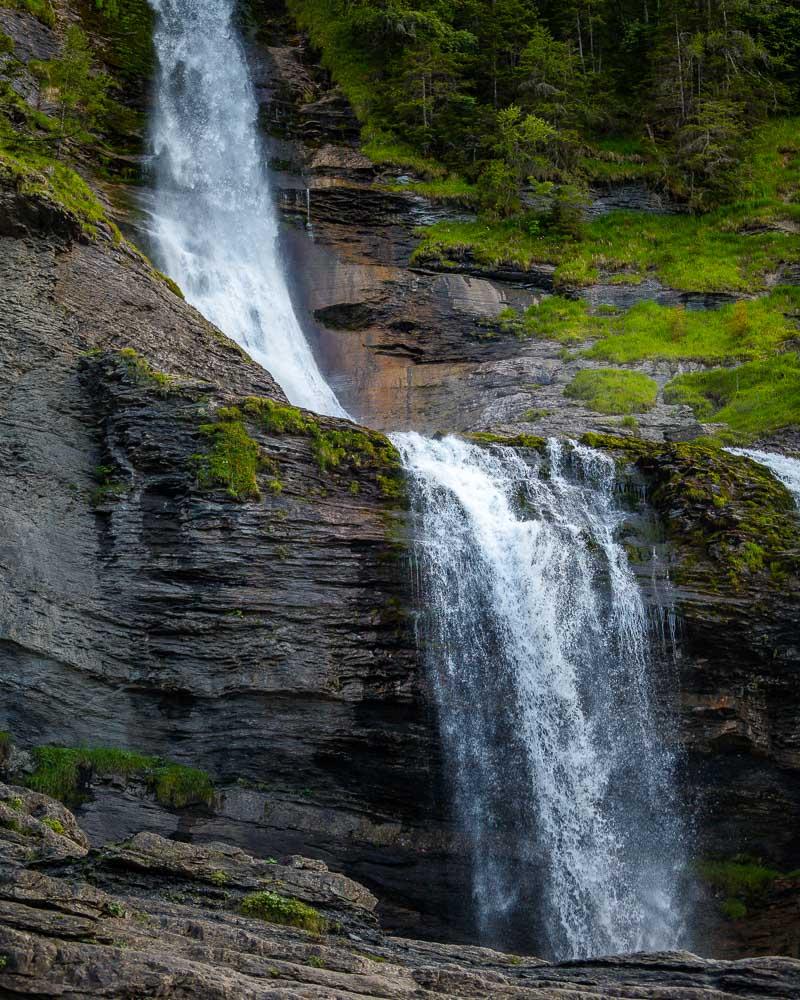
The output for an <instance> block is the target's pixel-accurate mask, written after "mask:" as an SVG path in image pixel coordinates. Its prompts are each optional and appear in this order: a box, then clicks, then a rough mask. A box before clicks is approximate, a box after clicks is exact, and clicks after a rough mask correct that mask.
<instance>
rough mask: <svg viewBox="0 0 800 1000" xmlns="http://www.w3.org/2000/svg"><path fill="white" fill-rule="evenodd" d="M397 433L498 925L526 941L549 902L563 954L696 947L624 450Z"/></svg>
mask: <svg viewBox="0 0 800 1000" xmlns="http://www.w3.org/2000/svg"><path fill="white" fill-rule="evenodd" d="M393 440H394V442H395V444H396V445H397V447H398V448H399V450H400V452H401V454H402V456H403V459H404V462H405V464H406V467H407V468H408V469H409V471H410V474H411V476H412V496H413V502H414V509H415V512H416V514H417V516H418V518H419V522H420V524H419V532H420V534H419V544H418V547H417V551H418V557H417V558H418V563H419V569H420V571H421V572H420V577H421V581H422V582H421V588H422V592H423V593H422V596H423V598H424V602H425V605H426V611H425V612H423V614H424V615H425V619H426V620H425V623H424V626H423V630H422V631H423V634H424V638H425V640H426V642H427V645H428V647H429V650H430V657H431V660H432V672H433V676H434V684H435V687H436V691H437V699H438V705H439V711H440V720H441V727H442V732H443V739H444V743H445V751H446V754H447V756H448V757H449V759H450V761H451V762H452V764H453V775H452V778H453V783H454V800H455V807H456V811H457V813H458V814H459V818H460V821H461V824H462V826H463V832H464V835H465V838H466V840H467V842H468V845H469V851H470V854H471V863H472V872H473V886H474V896H475V902H476V905H477V909H478V914H479V924H480V927H479V929H480V932H481V934H482V937H483V939H484V940H486V941H487V942H491V943H497V944H502V943H503V942H504V941H505V942H506V943H507V942H508V940H509V935H510V934H512V932H513V928H514V927H515V926H516V927H519V926H520V925H523V926H524V925H526V924H528V925H531V926H532V924H533V921H534V911H535V910H536V909H538V910H540V911H541V914H542V922H543V930H544V933H545V934H546V935H547V937H548V939H549V941H550V946H551V950H552V953H553V955H554V956H555V957H558V958H568V957H578V956H585V955H597V954H604V953H611V952H625V951H636V950H642V949H659V948H669V947H676V946H677V945H678V944H679V943H680V941H681V937H682V916H681V910H680V906H679V899H678V895H679V890H678V885H679V882H680V878H681V872H682V870H683V866H684V857H683V843H682V827H681V822H680V819H679V812H678V809H677V807H676V803H675V801H674V781H673V771H674V766H675V762H674V760H673V757H672V754H671V753H670V752H669V751H668V750H667V749H666V746H665V743H664V740H663V732H661V731H662V730H663V728H664V720H662V719H660V718H657V717H656V713H655V710H654V704H655V701H654V699H653V697H652V694H653V692H652V690H651V683H652V682H651V677H650V674H649V666H650V650H649V647H648V637H647V624H646V615H645V610H644V607H643V603H642V599H641V596H640V593H639V590H638V587H637V585H636V581H635V579H634V578H633V576H632V573H631V571H630V569H629V568H628V564H627V559H626V556H625V552H624V550H623V549H622V547H621V546H620V545H619V544H618V542H617V541H615V537H614V536H615V531H616V529H617V528H618V527H619V525H620V523H621V521H622V513H621V511H620V509H619V508H618V506H617V504H616V501H615V498H614V480H615V470H614V464H613V461H612V460H611V459H610V458H608V457H606V456H604V455H601V454H600V453H598V452H595V451H592V450H590V449H588V448H584V447H581V446H572V447H569V448H568V447H565V446H562V445H560V444H558V443H557V442H555V441H551V442H550V444H549V455H548V461H547V462H546V463H544V462H542V463H541V464H540V465H538V466H533V467H532V466H530V465H528V464H526V462H525V461H523V459H522V458H521V457H520V456H519V454H518V453H516V452H514V451H513V450H512V449H508V448H492V449H491V450H487V449H484V448H480V447H477V446H475V445H471V444H468V443H466V442H464V441H460V440H458V439H455V438H446V439H445V440H442V441H431V440H428V439H425V438H423V437H420V436H419V435H417V434H398V435H395V436H394V437H393ZM500 706H502V711H499V710H498V708H499V707H500ZM536 873H538V875H537V874H536ZM537 878H538V881H539V886H538V890H537V888H536V887H535V886H534V887H533V889H532V890H531V887H530V886H528V887H526V882H527V881H529V880H530V879H533V880H534V882H535V881H536V879H537ZM537 891H538V892H540V893H541V894H542V896H543V901H544V905H543V906H538V907H537V906H536V903H537V902H538V900H537V899H536V898H535V897H536V894H537ZM530 940H531V938H530V937H529V943H530Z"/></svg>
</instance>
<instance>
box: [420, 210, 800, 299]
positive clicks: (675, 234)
mask: <svg viewBox="0 0 800 1000" xmlns="http://www.w3.org/2000/svg"><path fill="white" fill-rule="evenodd" d="M740 214H745V213H742V212H740ZM734 221H735V213H733V212H732V210H730V209H726V210H719V211H718V212H716V213H714V214H713V215H707V216H689V215H677V216H658V215H644V214H642V213H637V212H632V211H631V212H623V211H618V212H611V213H609V214H608V215H605V216H602V217H601V218H599V219H594V220H593V221H591V222H589V223H588V224H587V225H586V238H585V239H584V240H582V241H574V240H567V239H560V238H558V237H556V236H554V235H550V234H548V233H546V232H544V233H537V232H536V231H535V228H534V227H532V225H531V219H530V217H529V216H523V217H521V218H514V219H509V220H505V221H499V222H495V221H491V220H487V219H478V220H477V221H475V222H439V223H436V224H435V225H433V226H430V227H428V228H427V229H424V230H421V231H420V233H419V235H420V237H421V241H420V244H419V246H418V247H417V248H416V250H415V251H414V254H413V258H412V259H413V260H414V261H415V262H417V263H439V264H443V265H445V266H447V264H451V265H452V264H454V263H460V262H464V261H467V260H469V261H474V262H475V263H476V264H478V265H483V266H487V267H498V266H501V265H505V266H508V267H515V268H522V269H526V268H530V267H532V266H533V265H534V264H555V265H556V266H557V270H556V274H555V282H556V285H557V286H558V287H569V286H582V285H587V284H592V283H593V282H594V281H596V280H597V277H598V275H599V273H600V271H609V272H623V271H625V272H630V273H631V276H632V278H633V280H634V281H637V280H641V277H642V275H643V274H645V273H646V272H652V273H653V274H654V276H655V277H657V278H659V279H660V280H661V281H662V282H663V283H664V284H665V285H668V286H669V287H671V288H676V289H678V290H680V291H686V292H754V291H763V290H765V289H766V287H767V275H768V274H769V273H771V272H773V271H774V270H775V269H776V268H777V267H778V265H779V264H780V263H781V262H798V261H800V241H798V239H797V236H796V235H794V234H792V233H783V232H762V233H754V234H744V233H740V232H737V231H736V230H735V228H734V227H733V226H732V223H733V222H734ZM742 221H744V220H742Z"/></svg>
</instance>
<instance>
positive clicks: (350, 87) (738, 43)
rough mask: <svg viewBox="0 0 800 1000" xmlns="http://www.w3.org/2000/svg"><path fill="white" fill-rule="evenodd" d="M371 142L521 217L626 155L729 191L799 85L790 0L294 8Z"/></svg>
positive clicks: (464, 0) (704, 197) (336, 3)
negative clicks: (554, 189)
mask: <svg viewBox="0 0 800 1000" xmlns="http://www.w3.org/2000/svg"><path fill="white" fill-rule="evenodd" d="M289 7H290V9H291V11H292V13H293V14H294V15H295V17H296V18H297V20H298V22H299V23H300V24H301V25H302V26H303V27H305V28H306V29H307V30H308V31H309V32H310V35H311V38H312V40H313V42H314V43H315V44H316V45H317V46H318V47H319V48H320V49H321V50H322V52H323V56H324V60H325V62H326V64H327V66H328V67H329V68H330V70H331V72H332V73H333V75H334V77H335V79H336V80H337V81H339V82H340V83H341V84H342V86H343V87H344V89H345V91H346V93H347V95H348V97H350V99H351V100H352V101H353V103H354V105H355V107H356V108H357V109H358V111H359V114H360V115H361V117H362V119H363V121H364V122H365V123H366V125H367V128H368V133H369V136H370V137H371V139H372V141H373V142H375V143H377V144H378V145H380V144H382V143H392V142H396V141H398V140H402V142H403V143H405V144H407V145H409V146H411V147H412V148H413V149H414V150H416V151H417V152H419V153H421V154H424V155H426V156H430V157H432V158H434V159H436V160H439V161H441V162H443V163H444V164H446V165H448V166H449V167H451V168H452V169H454V170H457V171H459V172H460V173H461V174H463V175H464V176H466V177H467V178H468V179H469V180H470V181H477V182H478V186H479V197H480V199H481V202H482V203H483V205H484V207H486V208H488V209H491V210H494V211H496V212H497V213H499V214H503V215H505V214H510V213H512V212H513V211H514V210H515V209H516V208H518V193H519V189H520V186H521V185H522V184H523V183H525V182H528V181H529V180H531V179H532V180H534V181H539V182H548V181H557V182H564V181H580V179H581V178H582V177H584V176H585V175H586V173H587V168H588V170H589V171H590V170H591V164H586V163H585V160H586V159H587V158H589V159H592V158H593V156H596V154H597V153H598V152H599V153H600V154H601V160H602V154H603V153H606V154H608V153H611V154H613V153H615V152H617V153H629V154H630V153H633V154H635V155H636V154H638V155H639V156H641V157H642V159H643V160H646V161H648V166H649V167H650V168H651V169H652V170H654V171H655V172H656V173H657V174H659V175H660V179H661V180H663V182H664V183H666V184H668V185H669V186H670V188H671V189H672V190H673V191H675V192H677V193H678V194H680V195H682V196H684V197H685V198H687V199H688V200H689V201H690V202H691V204H692V205H693V206H694V207H706V206H708V205H709V204H711V203H713V202H715V201H718V200H719V199H720V198H721V197H724V196H726V195H729V194H730V193H732V190H733V189H735V186H736V182H737V170H736V166H737V161H738V159H739V157H740V154H741V147H742V143H743V141H744V140H745V139H746V137H747V136H748V134H749V131H750V129H751V128H752V127H753V126H754V125H756V124H758V123H761V122H764V121H765V120H766V119H767V118H768V117H769V116H770V115H774V114H776V113H779V112H780V111H781V110H783V109H786V108H789V107H791V106H792V105H793V104H794V103H795V102H796V99H797V96H798V87H800V7H799V6H798V5H797V4H796V3H792V2H786V0H756V2H755V3H745V2H743V0H700V2H696V3H695V2H686V0H655V2H654V0H569V2H567V3H554V2H552V0H541V2H539V3H533V2H530V0H491V2H482V0H436V2H433V3H431V2H427V0H406V2H403V0H290V2H289Z"/></svg>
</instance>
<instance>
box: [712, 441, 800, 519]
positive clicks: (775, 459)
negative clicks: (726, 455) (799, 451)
mask: <svg viewBox="0 0 800 1000" xmlns="http://www.w3.org/2000/svg"><path fill="white" fill-rule="evenodd" d="M727 450H728V451H729V452H730V453H731V455H743V456H744V457H745V458H750V459H752V460H753V461H754V462H758V463H759V465H765V466H766V467H767V468H768V469H769V470H770V472H771V473H772V474H773V475H774V476H775V477H776V478H777V479H780V481H781V482H782V483H783V485H784V486H785V487H786V489H787V490H788V491H789V492H790V493H791V494H792V496H793V497H794V501H795V503H796V504H797V506H798V507H800V459H796V458H789V456H788V455H781V454H780V453H778V452H776V451H759V450H758V449H755V448H728V449H727Z"/></svg>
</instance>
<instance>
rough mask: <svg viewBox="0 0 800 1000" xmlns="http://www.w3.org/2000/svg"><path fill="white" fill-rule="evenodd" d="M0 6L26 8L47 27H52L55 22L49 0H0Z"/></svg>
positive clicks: (17, 8)
mask: <svg viewBox="0 0 800 1000" xmlns="http://www.w3.org/2000/svg"><path fill="white" fill-rule="evenodd" d="M0 7H11V8H12V9H16V10H26V11H27V12H28V13H29V14H33V16H34V17H35V18H36V19H37V20H38V21H41V22H42V24H46V25H47V26H48V27H49V28H52V27H53V26H54V25H55V23H56V15H55V11H54V10H53V5H52V3H50V0H0Z"/></svg>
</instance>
